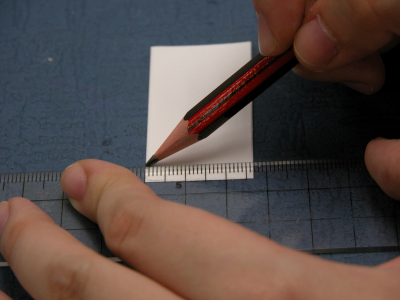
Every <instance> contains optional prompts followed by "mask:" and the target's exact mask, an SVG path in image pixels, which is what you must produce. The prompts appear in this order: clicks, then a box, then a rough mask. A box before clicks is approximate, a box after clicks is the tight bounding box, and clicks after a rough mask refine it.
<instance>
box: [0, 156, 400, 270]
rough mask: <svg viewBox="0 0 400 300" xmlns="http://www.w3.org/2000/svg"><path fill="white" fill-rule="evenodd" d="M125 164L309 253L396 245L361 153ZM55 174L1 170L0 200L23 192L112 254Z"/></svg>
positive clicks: (393, 206) (165, 194)
mask: <svg viewBox="0 0 400 300" xmlns="http://www.w3.org/2000/svg"><path fill="white" fill-rule="evenodd" d="M130 170H131V171H132V172H133V173H135V174H136V175H137V176H138V177H139V178H140V179H141V180H142V181H145V179H146V184H147V185H149V186H150V187H151V188H152V189H153V190H154V191H155V192H156V193H157V194H158V195H159V196H160V197H162V198H164V199H166V200H170V201H174V202H179V203H182V204H184V205H190V206H195V207H199V208H202V209H204V210H207V211H209V212H211V213H214V214H216V215H219V216H221V217H224V218H227V219H228V220H231V221H233V222H236V223H239V224H241V225H243V226H245V227H247V228H249V229H251V230H253V231H256V232H258V233H259V234H262V235H264V236H266V237H268V238H271V239H272V240H275V241H276V242H278V243H281V244H283V245H285V246H288V247H291V248H294V249H298V250H303V251H308V252H313V253H332V252H356V251H378V250H379V251H385V250H395V249H397V250H398V249H400V247H399V245H400V244H399V239H400V234H399V232H400V231H399V229H400V206H399V205H398V202H397V201H394V200H392V199H390V198H389V197H387V196H386V195H385V194H384V193H383V192H382V191H381V190H380V188H379V187H378V186H377V185H376V184H375V182H374V181H373V180H372V179H371V177H370V176H369V174H368V172H367V170H366V168H365V166H364V163H363V162H362V161H358V160H301V161H273V162H256V163H235V164H211V165H195V166H172V167H151V168H130ZM60 178H61V172H40V173H20V174H2V175H0V201H5V200H8V199H9V198H11V197H15V196H22V197H26V198H28V199H30V200H32V201H33V202H34V203H35V204H37V205H38V206H39V207H40V208H41V209H43V210H44V211H45V212H46V213H48V214H49V215H50V216H51V217H52V218H53V220H54V221H55V222H56V223H57V224H58V225H59V226H61V227H62V228H64V229H65V230H67V231H69V232H70V233H71V234H72V235H74V236H75V237H76V238H77V239H78V240H80V241H81V242H83V243H84V244H86V245H87V246H88V247H90V248H92V249H94V250H95V251H97V252H99V253H101V254H103V255H105V256H107V257H110V258H111V257H114V255H113V254H112V253H111V252H110V251H109V250H108V249H107V247H106V246H105V243H104V240H103V238H102V235H101V233H100V231H99V229H98V227H97V225H96V224H94V223H92V222H91V221H89V220H88V219H86V218H84V217H83V216H81V215H80V214H79V213H77V212H76V211H75V210H74V209H73V207H72V206H71V205H70V203H69V201H68V200H67V197H66V196H65V194H64V193H63V191H62V190H61V187H60ZM2 261H3V262H2V263H1V260H0V264H3V265H6V263H5V262H4V259H3V260H2Z"/></svg>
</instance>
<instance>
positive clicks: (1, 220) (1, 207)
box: [0, 201, 10, 238]
mask: <svg viewBox="0 0 400 300" xmlns="http://www.w3.org/2000/svg"><path fill="white" fill-rule="evenodd" d="M9 213H10V208H9V206H8V202H7V201H3V202H0V238H1V235H2V233H3V228H4V225H5V224H6V222H7V219H8V215H9Z"/></svg>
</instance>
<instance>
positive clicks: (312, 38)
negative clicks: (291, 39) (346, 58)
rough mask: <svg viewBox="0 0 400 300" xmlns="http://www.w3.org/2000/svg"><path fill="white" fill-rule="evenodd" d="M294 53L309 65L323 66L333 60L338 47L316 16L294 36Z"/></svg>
mask: <svg viewBox="0 0 400 300" xmlns="http://www.w3.org/2000/svg"><path fill="white" fill-rule="evenodd" d="M294 49H295V51H296V55H297V56H298V57H299V58H300V59H302V60H303V61H304V62H306V63H307V64H309V65H311V66H316V67H323V66H325V65H327V64H329V63H330V62H332V61H333V59H334V58H335V56H336V55H337V54H338V52H339V49H338V46H337V41H336V39H335V38H334V37H333V36H332V34H331V33H330V32H329V30H328V29H327V27H326V26H325V25H324V24H323V22H322V20H321V18H320V17H319V16H317V17H316V18H314V19H312V20H311V21H310V22H308V23H306V24H305V25H303V27H302V28H301V29H300V30H299V33H298V34H297V36H296V38H295V43H294Z"/></svg>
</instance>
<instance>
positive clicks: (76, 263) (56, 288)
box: [46, 256, 91, 300]
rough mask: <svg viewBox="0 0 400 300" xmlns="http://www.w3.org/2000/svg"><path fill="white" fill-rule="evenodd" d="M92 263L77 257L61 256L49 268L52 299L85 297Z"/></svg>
mask: <svg viewBox="0 0 400 300" xmlns="http://www.w3.org/2000/svg"><path fill="white" fill-rule="evenodd" d="M90 271H91V263H90V262H89V261H84V260H82V259H78V258H76V257H73V256H70V257H68V258H59V259H57V261H55V262H53V263H52V264H50V265H49V266H48V268H47V272H46V274H47V283H48V291H49V294H50V299H57V300H62V299H73V300H75V299H76V300H77V299H84V298H85V294H86V293H85V292H86V287H87V285H88V282H89V278H90V273H91V272H90Z"/></svg>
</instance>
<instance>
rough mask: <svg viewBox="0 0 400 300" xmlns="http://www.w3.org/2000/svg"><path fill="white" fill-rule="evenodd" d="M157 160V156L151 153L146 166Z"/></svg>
mask: <svg viewBox="0 0 400 300" xmlns="http://www.w3.org/2000/svg"><path fill="white" fill-rule="evenodd" d="M157 162H158V158H157V157H156V156H155V155H153V156H152V157H151V158H150V159H149V160H148V161H147V163H146V167H151V166H152V165H154V164H156V163H157Z"/></svg>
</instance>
